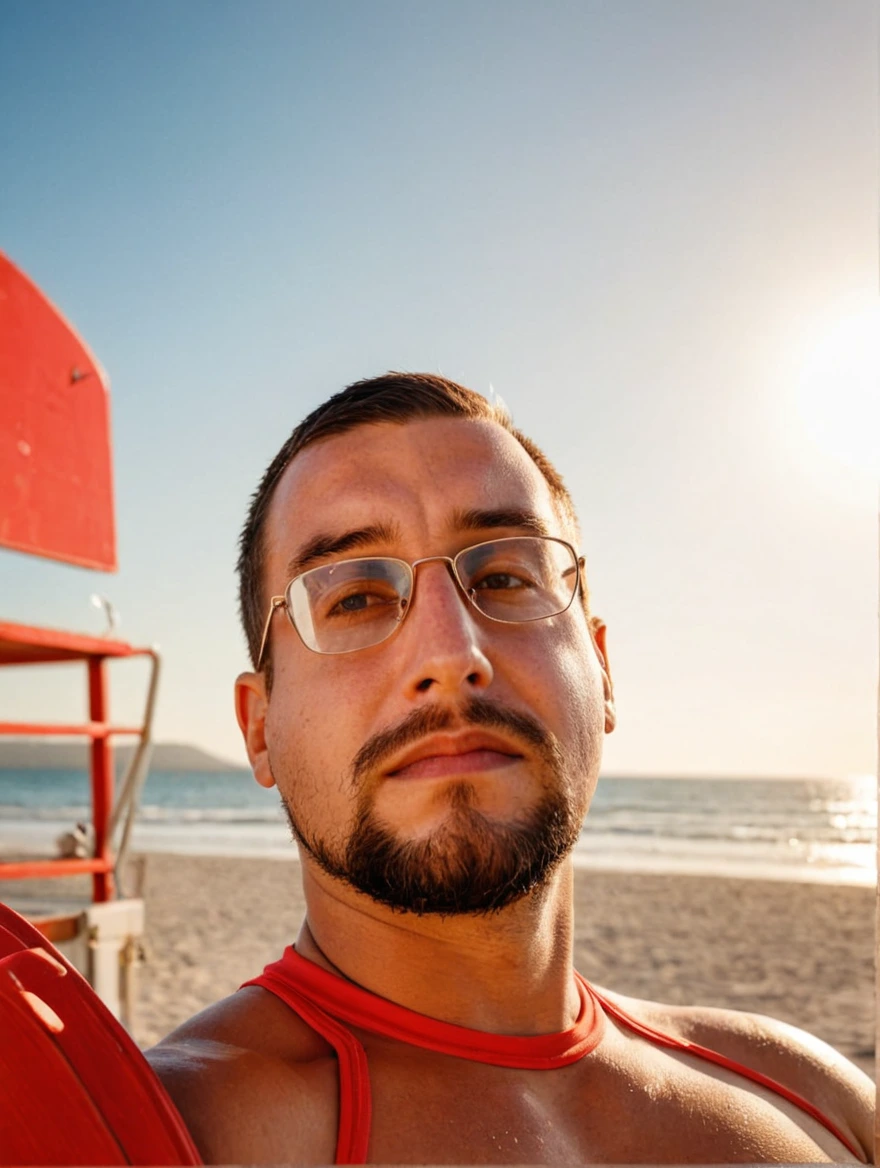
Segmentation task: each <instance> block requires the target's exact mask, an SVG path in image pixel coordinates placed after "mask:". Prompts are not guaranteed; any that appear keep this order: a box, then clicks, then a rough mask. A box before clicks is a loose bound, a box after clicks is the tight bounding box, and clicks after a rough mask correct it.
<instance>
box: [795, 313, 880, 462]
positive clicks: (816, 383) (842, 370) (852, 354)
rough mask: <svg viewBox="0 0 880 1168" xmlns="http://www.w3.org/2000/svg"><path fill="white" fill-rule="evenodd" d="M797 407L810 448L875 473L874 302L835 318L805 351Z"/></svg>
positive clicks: (879, 336) (878, 446)
mask: <svg viewBox="0 0 880 1168" xmlns="http://www.w3.org/2000/svg"><path fill="white" fill-rule="evenodd" d="M798 388H799V393H798V408H799V412H800V414H801V418H802V421H803V424H804V427H805V429H806V431H807V433H808V435H809V437H810V439H811V440H812V442H813V443H815V445H816V446H817V447H818V448H819V449H820V450H822V451H823V452H824V453H825V454H828V455H830V456H831V457H832V458H834V459H837V460H838V461H840V462H843V463H845V464H846V465H847V466H850V467H855V468H856V469H859V470H862V471H867V472H868V473H869V474H871V475H872V476H875V477H876V476H877V475H880V304H875V305H871V307H870V308H865V309H862V310H860V311H858V312H854V313H851V314H849V315H848V316H845V317H842V318H840V319H839V320H838V321H837V322H836V324H835V325H834V326H833V327H832V328H831V329H829V331H828V332H827V333H825V334H824V335H823V336H822V337H820V339H819V340H818V342H817V343H815V344H813V345H812V346H811V347H809V348H808V352H807V358H806V360H805V361H804V364H803V367H802V369H801V377H800V384H799V387H798Z"/></svg>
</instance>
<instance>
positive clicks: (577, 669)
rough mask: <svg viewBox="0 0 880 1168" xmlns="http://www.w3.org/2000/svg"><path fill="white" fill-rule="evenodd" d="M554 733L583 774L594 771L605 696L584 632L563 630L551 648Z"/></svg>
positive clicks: (582, 629) (599, 672)
mask: <svg viewBox="0 0 880 1168" xmlns="http://www.w3.org/2000/svg"><path fill="white" fill-rule="evenodd" d="M550 659H551V660H552V661H553V668H554V676H555V679H556V680H555V683H554V686H553V691H552V692H554V693H555V695H556V697H555V701H556V709H555V710H554V711H553V712H552V713H553V717H552V722H551V725H554V726H555V727H556V728H557V729H556V733H557V734H558V735H559V736H560V738H561V740H562V741H563V743H564V744H565V745H566V746H567V748H568V750H569V751H570V752H571V754H572V761H573V762H574V763H575V765H576V766H577V767H578V769H582V770H584V771H590V772H591V771H594V770H595V771H598V766H599V763H600V762H601V757H602V741H603V737H604V732H605V705H604V702H605V694H604V689H603V684H602V671H601V668H600V666H599V661H598V658H597V657H596V651H595V649H594V648H593V643H592V641H591V640H590V636H589V633H588V632H587V630H586V628H583V627H581V625H580V624H577V625H575V627H574V628H569V629H567V630H565V635H563V636H561V637H560V638H559V641H558V642H557V643H556V644H555V645H554V646H553V653H552V657H551V658H550Z"/></svg>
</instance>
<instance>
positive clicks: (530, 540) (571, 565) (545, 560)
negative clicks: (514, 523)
mask: <svg viewBox="0 0 880 1168" xmlns="http://www.w3.org/2000/svg"><path fill="white" fill-rule="evenodd" d="M455 566H456V570H457V571H458V576H459V579H460V580H461V583H462V585H463V587H464V590H465V592H467V594H468V596H469V597H470V599H471V601H472V602H473V604H474V605H475V606H476V607H477V608H478V609H479V610H480V612H483V613H485V614H486V616H488V617H491V618H492V620H497V621H510V622H512V623H513V622H518V621H531V620H541V618H542V617H548V616H554V615H555V614H556V613H560V612H565V610H566V609H567V608H568V606H569V605H570V604H571V602H572V600H573V599H574V593H575V588H576V587H577V580H578V567H577V558H576V556H575V555H574V552H573V551H572V550H571V548H570V547H569V546H568V544H565V543H562V542H561V541H560V540H556V539H542V538H541V537H539V536H520V537H518V538H516V539H498V540H494V541H493V542H491V543H481V544H478V545H477V547H473V548H466V549H465V550H464V551H463V552H461V553H460V554H459V556H458V557H457V558H456V561H455Z"/></svg>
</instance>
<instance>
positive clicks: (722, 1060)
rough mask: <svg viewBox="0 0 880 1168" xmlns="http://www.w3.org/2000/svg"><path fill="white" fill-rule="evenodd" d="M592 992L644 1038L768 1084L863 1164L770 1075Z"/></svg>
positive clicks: (814, 1111) (824, 1120) (835, 1130)
mask: <svg viewBox="0 0 880 1168" xmlns="http://www.w3.org/2000/svg"><path fill="white" fill-rule="evenodd" d="M593 993H594V994H595V995H596V997H597V999H598V1000H599V1001H600V1002H601V1004H602V1007H603V1009H604V1010H605V1011H606V1013H608V1014H610V1015H611V1016H612V1017H613V1018H616V1019H617V1020H618V1022H622V1023H623V1025H624V1026H626V1027H628V1028H629V1029H630V1030H634V1031H635V1032H636V1034H641V1035H642V1036H643V1037H644V1038H648V1039H650V1041H651V1042H656V1043H657V1044H658V1045H659V1046H668V1047H670V1048H671V1049H673V1050H684V1051H687V1053H688V1054H693V1055H696V1056H697V1057H698V1058H702V1059H706V1060H708V1061H709V1062H712V1063H717V1064H718V1066H719V1067H726V1069H727V1070H729V1071H734V1072H735V1073H736V1074H737V1075H743V1076H744V1077H745V1078H747V1079H752V1080H753V1081H754V1082H756V1083H760V1084H761V1086H762V1087H767V1088H768V1089H769V1090H770V1091H775V1092H776V1094H777V1095H781V1096H782V1097H783V1098H784V1099H787V1100H788V1101H789V1103H793V1104H794V1105H795V1106H796V1107H799V1108H800V1109H801V1111H805V1112H806V1113H807V1115H812V1117H813V1119H816V1120H818V1121H819V1123H821V1124H822V1126H823V1127H826V1128H827V1129H828V1130H829V1131H830V1132H831V1134H832V1135H833V1136H836V1137H837V1139H839V1140H840V1142H841V1143H842V1144H843V1145H844V1147H846V1148H849V1150H850V1151H851V1152H852V1154H853V1155H854V1156H857V1157H858V1159H859V1160H861V1161H862V1163H865V1154H864V1151H863V1150H862V1149H861V1148H860V1147H858V1146H857V1145H856V1144H854V1143H853V1142H852V1140H850V1138H849V1137H848V1136H847V1135H845V1134H844V1133H843V1132H842V1131H841V1130H840V1128H839V1127H837V1125H836V1124H834V1123H832V1121H831V1120H830V1119H828V1117H827V1116H825V1115H823V1114H822V1112H821V1111H820V1110H819V1108H818V1107H815V1106H814V1105H813V1104H812V1103H810V1101H809V1100H808V1099H805V1098H804V1097H803V1095H798V1093H797V1092H796V1091H792V1090H790V1089H789V1088H788V1087H786V1086H784V1085H783V1084H782V1083H778V1082H777V1081H776V1080H775V1079H771V1078H770V1077H769V1075H764V1074H762V1073H761V1072H760V1071H754V1070H752V1069H751V1067H746V1066H743V1064H742V1063H738V1062H736V1061H735V1060H734V1059H731V1058H728V1057H727V1055H723V1054H719V1053H718V1052H717V1051H715V1050H709V1048H708V1047H705V1046H700V1045H699V1043H696V1042H691V1041H690V1040H689V1039H687V1038H673V1037H672V1035H671V1034H664V1033H663V1032H662V1031H661V1030H655V1029H654V1028H653V1027H652V1026H648V1025H646V1024H645V1023H644V1022H640V1021H639V1020H638V1019H637V1018H633V1017H631V1015H629V1014H627V1013H626V1011H624V1010H622V1009H621V1008H620V1006H618V1005H615V1003H614V1002H611V1001H609V1000H608V998H606V997H605V996H604V995H602V994H600V993H599V992H598V991H597V990H595V989H594V990H593Z"/></svg>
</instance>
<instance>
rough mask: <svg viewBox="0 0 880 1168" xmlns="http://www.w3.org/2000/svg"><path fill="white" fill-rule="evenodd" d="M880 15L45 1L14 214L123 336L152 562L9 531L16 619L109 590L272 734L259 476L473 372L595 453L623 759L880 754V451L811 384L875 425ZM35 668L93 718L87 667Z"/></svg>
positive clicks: (121, 446) (73, 709)
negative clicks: (339, 424)
mask: <svg viewBox="0 0 880 1168" xmlns="http://www.w3.org/2000/svg"><path fill="white" fill-rule="evenodd" d="M877 44H878V14H877V9H876V6H875V4H874V3H873V0H772V2H771V3H769V4H768V3H767V2H766V0H760V2H757V0H713V3H711V4H707V3H705V0H657V2H653V3H652V2H649V0H613V2H611V0H605V2H601V3H597V2H591V0H576V2H572V3H567V2H562V0H548V2H545V3H542V4H540V5H539V4H535V3H523V2H520V0H498V2H496V0H481V3H479V4H472V3H470V2H467V3H459V2H456V0H448V2H445V3H443V4H441V5H438V4H429V3H422V2H421V0H399V2H395V0H387V2H386V0H370V2H368V3H355V2H339V0H322V2H321V3H320V4H318V3H310V4H303V3H295V2H293V0H286V2H283V3H281V2H270V0H251V2H250V3H248V4H244V3H229V2H225V0H188V2H187V3H186V4H179V3H176V2H174V3H171V2H165V0H150V2H149V3H146V2H135V0H131V2H129V3H125V4H118V3H104V2H102V0H94V2H90V3H87V4H78V5H70V4H65V3H61V2H49V0H7V2H6V3H5V4H4V5H3V6H2V10H0V108H2V110H3V111H4V116H3V118H2V120H0V158H2V162H3V179H2V184H0V250H3V251H4V252H5V253H6V254H7V255H8V256H9V258H10V259H12V260H13V262H15V263H16V264H17V265H18V266H20V267H21V268H22V269H23V270H24V271H26V272H27V273H28V274H29V275H30V277H31V278H32V279H33V280H35V282H36V283H37V284H38V285H39V286H40V287H41V288H42V289H43V291H44V292H45V293H46V294H47V295H48V296H49V297H50V299H51V300H52V301H53V302H54V303H55V304H56V305H57V306H58V307H59V308H60V309H61V310H62V311H63V313H64V314H65V315H66V316H67V318H68V319H69V320H70V321H71V322H73V323H74V325H75V326H76V328H77V329H78V331H79V332H80V334H81V335H82V336H83V337H84V338H85V339H86V341H87V343H88V344H89V346H90V347H91V349H92V351H93V352H94V353H95V355H96V356H97V357H98V359H99V360H100V362H101V363H102V365H103V366H104V368H105V369H106V370H107V371H108V373H109V377H110V381H111V385H112V415H113V443H114V467H115V479H116V508H117V528H118V543H119V559H120V570H119V572H118V573H117V574H115V575H109V576H108V575H103V574H101V573H97V572H89V571H84V570H82V569H79V568H73V567H67V566H64V565H61V564H56V563H52V562H50V561H47V560H39V559H35V558H31V557H25V556H22V555H20V554H18V553H14V552H10V551H3V550H0V617H2V619H6V620H17V621H22V622H25V623H34V624H44V625H49V626H53V627H61V628H71V629H77V630H80V631H95V632H97V631H101V629H102V627H103V618H102V615H101V613H100V612H99V611H98V610H97V609H96V608H95V607H93V606H92V605H91V604H90V597H91V595H92V594H93V593H101V594H103V595H106V596H108V597H110V598H111V599H112V601H113V603H114V604H115V606H116V607H117V608H118V610H119V612H120V613H121V617H122V624H121V627H120V629H119V634H120V635H124V636H125V637H126V638H127V639H129V640H131V641H133V642H136V643H138V644H154V643H157V644H159V646H160V647H161V649H162V653H163V677H162V691H161V699H160V705H159V710H158V715H157V723H156V734H157V737H158V738H159V739H160V740H163V741H186V742H192V743H195V744H197V745H200V746H202V747H204V748H206V749H208V750H211V751H213V752H215V753H217V754H220V755H221V756H223V757H226V758H229V759H232V760H235V761H238V762H241V761H243V760H244V752H243V749H242V747H241V745H240V742H239V735H238V730H237V727H236V724H235V718H234V713H233V705H232V684H233V680H234V678H235V676H236V674H237V673H238V672H239V671H240V670H241V669H243V668H245V667H246V665H247V662H246V656H245V650H244V640H243V637H242V634H241V632H240V630H239V627H238V623H237V612H236V580H235V573H234V564H235V558H236V542H237V537H238V532H239V529H240V527H241V524H242V521H243V518H244V514H245V510H246V506H247V502H248V499H249V497H250V494H251V492H252V491H253V489H254V487H255V486H256V483H257V481H258V480H259V478H260V476H261V474H262V472H263V470H264V469H265V467H266V465H267V464H268V462H269V461H270V460H271V458H272V456H273V455H274V453H275V451H276V450H277V449H278V447H279V446H280V445H281V443H282V442H283V441H284V439H285V438H286V437H287V435H288V434H289V432H290V430H291V429H292V428H293V427H294V426H295V425H296V423H297V422H298V421H300V420H301V419H302V417H303V416H304V415H305V414H306V413H307V412H308V411H309V410H311V409H312V408H314V407H315V406H316V405H318V404H319V403H320V402H321V401H322V400H324V399H325V398H326V397H327V396H329V394H331V393H332V392H335V391H336V390H338V389H340V388H342V387H343V386H344V385H346V384H348V383H350V382H352V381H354V380H357V379H359V378H362V377H366V376H371V375H374V374H378V373H382V372H384V371H385V370H387V369H410V370H428V371H439V372H441V373H443V374H444V375H446V376H448V377H451V378H454V379H456V380H459V381H462V382H464V383H465V384H467V385H469V386H471V387H472V388H474V389H477V390H479V391H481V392H483V393H488V392H489V391H490V387H492V389H493V390H494V392H496V393H497V394H498V395H500V396H501V397H502V399H503V400H504V402H505V403H506V404H507V406H508V407H509V409H510V410H511V412H512V414H513V417H514V421H515V422H516V424H517V425H518V426H519V427H520V428H521V429H522V430H524V431H525V432H526V433H528V434H529V435H530V436H531V437H533V438H534V439H535V440H537V441H538V443H539V444H540V445H541V446H542V447H544V448H545V449H546V451H547V453H548V454H549V455H550V456H551V458H552V459H553V460H554V461H555V462H556V464H557V465H558V466H559V468H560V470H561V471H562V473H563V475H564V477H565V479H566V482H567V483H568V485H569V487H570V489H571V491H572V494H573V496H574V499H575V503H576V505H577V508H578V511H579V514H580V517H581V525H582V529H583V538H584V547H583V550H584V552H585V554H586V556H587V561H588V567H589V576H590V585H591V593H592V598H593V605H594V609H595V611H596V612H598V613H600V614H601V615H602V616H603V617H604V619H605V620H606V622H607V624H608V629H609V633H608V645H609V654H610V663H611V667H612V671H613V673H614V678H615V684H616V696H617V705H618V715H619V726H618V729H617V731H616V732H615V734H614V735H613V736H611V738H609V740H608V742H607V746H606V752H605V770H606V771H607V772H610V773H620V774H632V775H640V774H646V775H648V774H663V775H687V774H727V775H740V774H760V775H804V776H826V775H827V776H845V775H849V774H860V773H868V772H871V771H873V770H874V767H875V757H876V742H877V738H876V710H877V588H878V580H877V563H878V559H877V557H878V552H877V531H878V527H877V470H878V464H880V460H878V464H875V465H874V466H873V468H872V467H871V465H870V464H869V463H867V464H865V465H862V466H860V467H858V466H854V465H850V464H849V463H848V462H846V461H843V460H841V458H840V456H839V455H835V454H832V453H831V452H830V450H829V449H828V448H827V447H826V445H823V441H822V438H821V431H822V425H821V424H820V425H819V426H818V430H819V431H820V437H819V439H818V440H817V438H816V430H817V426H816V424H815V419H814V421H813V423H812V424H811V423H810V416H809V411H810V408H812V407H811V406H810V402H811V401H812V403H813V406H815V405H816V403H817V402H818V403H819V405H820V406H823V407H830V409H831V413H832V416H833V417H834V418H835V419H836V421H837V422H839V423H840V424H841V425H842V426H843V428H844V430H847V428H848V429H849V430H850V431H851V432H852V433H854V434H856V435H858V434H860V433H861V434H862V436H864V434H866V433H869V431H870V425H869V422H868V420H867V417H866V416H862V414H860V410H861V409H863V408H864V407H865V405H866V402H865V400H864V399H862V400H861V401H860V400H859V399H858V396H856V398H855V399H853V400H850V399H849V398H847V392H848V385H847V384H842V383H841V374H840V368H839V363H838V361H837V356H836V355H835V351H834V349H833V344H832V355H831V358H830V359H826V361H825V365H824V366H823V368H825V370H826V372H825V374H824V375H823V376H824V380H823V379H822V378H820V382H819V384H818V386H817V383H816V376H815V368H816V360H815V354H816V352H817V351H818V349H820V348H821V346H822V345H823V344H825V345H826V348H827V343H828V338H829V337H831V338H833V337H834V336H836V335H838V334H839V332H840V328H841V327H842V324H846V322H848V321H852V320H853V319H856V318H858V319H863V318H864V314H865V313H870V312H873V311H875V309H876V305H877V296H878V275H877V273H878V237H877V236H878V232H877V198H878V134H877V120H878V115H877V93H878V62H877ZM835 330H837V331H835ZM844 333H845V335H847V336H850V335H851V334H850V333H846V331H845V330H844ZM855 351H856V353H858V352H860V351H861V350H859V349H858V348H857V347H856V350H855ZM848 353H849V357H850V366H849V368H850V373H849V374H847V376H850V375H851V373H852V365H853V362H852V355H853V346H852V344H850V345H849V346H848ZM826 356H827V355H826ZM856 364H858V362H857V363H856ZM810 370H813V373H812V374H811V373H810ZM829 370H830V372H829ZM811 377H812V381H811ZM843 380H844V381H845V380H846V378H845V377H844V378H843ZM811 387H812V388H811ZM810 395H812V397H811V396H810ZM878 397H880V395H878ZM805 403H806V404H805ZM425 554H430V549H427V550H426V553H425ZM144 681H145V677H144V672H143V667H142V665H140V664H135V663H122V664H119V665H117V666H114V672H113V685H114V707H113V712H114V714H115V716H116V717H118V718H119V719H120V720H123V719H127V718H130V717H133V716H134V715H135V714H136V712H137V709H138V707H139V704H140V702H141V700H142V694H143V689H144ZM0 708H2V709H3V710H4V711H7V713H6V714H5V717H7V718H9V719H10V720H17V719H24V718H27V717H36V716H38V715H39V716H41V717H52V718H57V719H59V720H63V719H65V718H68V717H78V716H80V715H81V714H82V712H83V687H82V683H81V678H80V675H79V672H77V671H76V669H75V668H73V669H72V668H71V667H64V668H54V669H51V670H47V669H42V670H37V669H28V670H21V669H18V670H8V671H6V672H5V674H4V675H3V676H0Z"/></svg>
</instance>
